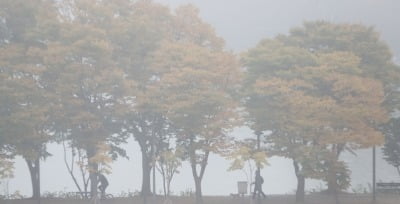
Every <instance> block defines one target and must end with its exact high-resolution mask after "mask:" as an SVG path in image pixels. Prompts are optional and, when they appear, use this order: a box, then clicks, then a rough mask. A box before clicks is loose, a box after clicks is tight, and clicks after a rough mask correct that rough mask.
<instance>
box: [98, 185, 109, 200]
mask: <svg viewBox="0 0 400 204" xmlns="http://www.w3.org/2000/svg"><path fill="white" fill-rule="evenodd" d="M107 186H108V185H104V186H103V185H100V186H99V190H100V192H101V198H103V199H104V198H106V188H107Z"/></svg>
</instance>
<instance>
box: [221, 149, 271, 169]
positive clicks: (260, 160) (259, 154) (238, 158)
mask: <svg viewBox="0 0 400 204" xmlns="http://www.w3.org/2000/svg"><path fill="white" fill-rule="evenodd" d="M254 148H255V147H254V146H249V144H244V143H240V144H238V145H237V146H236V148H235V149H234V151H233V152H230V153H229V154H227V158H228V159H229V160H231V161H232V162H231V164H230V167H229V169H228V170H229V171H234V170H241V169H244V168H245V167H246V165H255V166H257V167H260V168H263V167H264V166H265V165H268V161H267V154H266V152H265V151H257V150H255V149H254ZM250 168H251V167H250Z"/></svg>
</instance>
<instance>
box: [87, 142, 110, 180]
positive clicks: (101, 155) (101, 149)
mask: <svg viewBox="0 0 400 204" xmlns="http://www.w3.org/2000/svg"><path fill="white" fill-rule="evenodd" d="M110 150H111V149H110V146H109V145H107V144H105V143H103V142H100V143H98V144H97V145H96V154H95V155H94V156H93V157H91V158H89V164H90V163H93V164H98V165H99V170H98V172H99V173H107V174H109V173H111V162H112V158H111V156H110V154H109V152H110ZM88 168H89V171H91V172H94V173H97V172H95V170H94V169H90V166H89V167H88Z"/></svg>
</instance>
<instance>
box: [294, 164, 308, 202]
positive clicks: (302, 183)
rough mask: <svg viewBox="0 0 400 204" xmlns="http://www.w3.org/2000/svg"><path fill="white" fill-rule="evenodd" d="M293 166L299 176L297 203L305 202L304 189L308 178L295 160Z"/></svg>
mask: <svg viewBox="0 0 400 204" xmlns="http://www.w3.org/2000/svg"><path fill="white" fill-rule="evenodd" d="M293 166H294V171H295V174H296V177H297V189H296V203H304V196H305V192H304V189H305V184H306V180H305V177H304V175H303V174H302V172H301V170H300V167H299V164H298V163H297V162H296V161H295V160H293Z"/></svg>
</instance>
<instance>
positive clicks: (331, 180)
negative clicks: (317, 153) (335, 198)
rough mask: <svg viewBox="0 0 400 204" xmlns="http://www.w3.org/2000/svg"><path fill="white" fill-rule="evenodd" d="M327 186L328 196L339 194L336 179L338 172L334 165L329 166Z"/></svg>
mask: <svg viewBox="0 0 400 204" xmlns="http://www.w3.org/2000/svg"><path fill="white" fill-rule="evenodd" d="M327 185H328V189H327V193H328V194H335V193H336V192H337V187H338V184H337V178H336V170H335V167H334V164H333V163H331V164H329V167H328V175H327Z"/></svg>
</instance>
